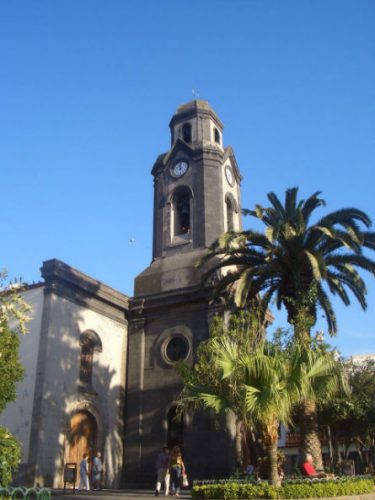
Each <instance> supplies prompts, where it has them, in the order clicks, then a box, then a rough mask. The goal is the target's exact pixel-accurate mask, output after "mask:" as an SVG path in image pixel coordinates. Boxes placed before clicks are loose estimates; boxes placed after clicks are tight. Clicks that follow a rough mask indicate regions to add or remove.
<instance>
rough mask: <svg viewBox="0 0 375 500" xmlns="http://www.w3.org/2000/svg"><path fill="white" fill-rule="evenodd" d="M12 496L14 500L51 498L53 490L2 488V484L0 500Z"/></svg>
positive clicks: (47, 499) (43, 499)
mask: <svg viewBox="0 0 375 500" xmlns="http://www.w3.org/2000/svg"><path fill="white" fill-rule="evenodd" d="M8 498H11V499H12V500H13V499H14V500H17V499H18V500H50V498H51V490H50V489H49V488H25V487H23V486H22V487H18V488H12V487H9V488H2V487H1V486H0V500H5V499H8Z"/></svg>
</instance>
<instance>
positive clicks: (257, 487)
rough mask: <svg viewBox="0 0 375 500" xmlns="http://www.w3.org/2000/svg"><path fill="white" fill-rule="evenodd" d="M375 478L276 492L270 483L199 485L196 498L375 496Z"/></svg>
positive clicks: (290, 486)
mask: <svg viewBox="0 0 375 500" xmlns="http://www.w3.org/2000/svg"><path fill="white" fill-rule="evenodd" d="M373 490H374V483H373V480H372V479H371V478H353V477H351V478H342V479H341V478H339V479H337V480H327V479H325V480H307V481H306V480H295V481H287V482H286V483H284V484H283V485H282V486H281V487H279V488H276V487H274V486H271V485H270V484H268V483H259V484H249V483H245V482H227V483H223V484H203V485H198V484H195V485H194V486H193V489H192V497H193V498H199V499H216V498H218V499H239V498H242V499H252V498H277V499H279V498H280V499H281V498H323V497H336V496H344V495H361V494H365V493H371V492H373Z"/></svg>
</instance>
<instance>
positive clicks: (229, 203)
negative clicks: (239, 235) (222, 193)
mask: <svg viewBox="0 0 375 500" xmlns="http://www.w3.org/2000/svg"><path fill="white" fill-rule="evenodd" d="M225 206H226V209H227V231H233V230H234V220H233V219H234V207H233V203H232V201H231V200H230V198H228V197H227V198H226V200H225Z"/></svg>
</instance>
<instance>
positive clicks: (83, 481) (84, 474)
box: [78, 453, 90, 491]
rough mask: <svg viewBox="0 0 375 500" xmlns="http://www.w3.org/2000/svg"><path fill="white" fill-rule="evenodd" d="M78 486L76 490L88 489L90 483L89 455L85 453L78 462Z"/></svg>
mask: <svg viewBox="0 0 375 500" xmlns="http://www.w3.org/2000/svg"><path fill="white" fill-rule="evenodd" d="M79 475H80V480H79V486H78V491H81V490H86V491H90V483H89V457H88V455H87V453H84V455H83V458H82V460H81V462H80V464H79Z"/></svg>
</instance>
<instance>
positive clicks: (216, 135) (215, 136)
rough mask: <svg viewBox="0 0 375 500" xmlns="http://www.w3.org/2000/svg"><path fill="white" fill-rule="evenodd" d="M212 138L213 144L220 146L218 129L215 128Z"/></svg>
mask: <svg viewBox="0 0 375 500" xmlns="http://www.w3.org/2000/svg"><path fill="white" fill-rule="evenodd" d="M214 138H215V142H217V143H218V144H220V132H219V131H218V129H217V128H216V127H215V128H214Z"/></svg>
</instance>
